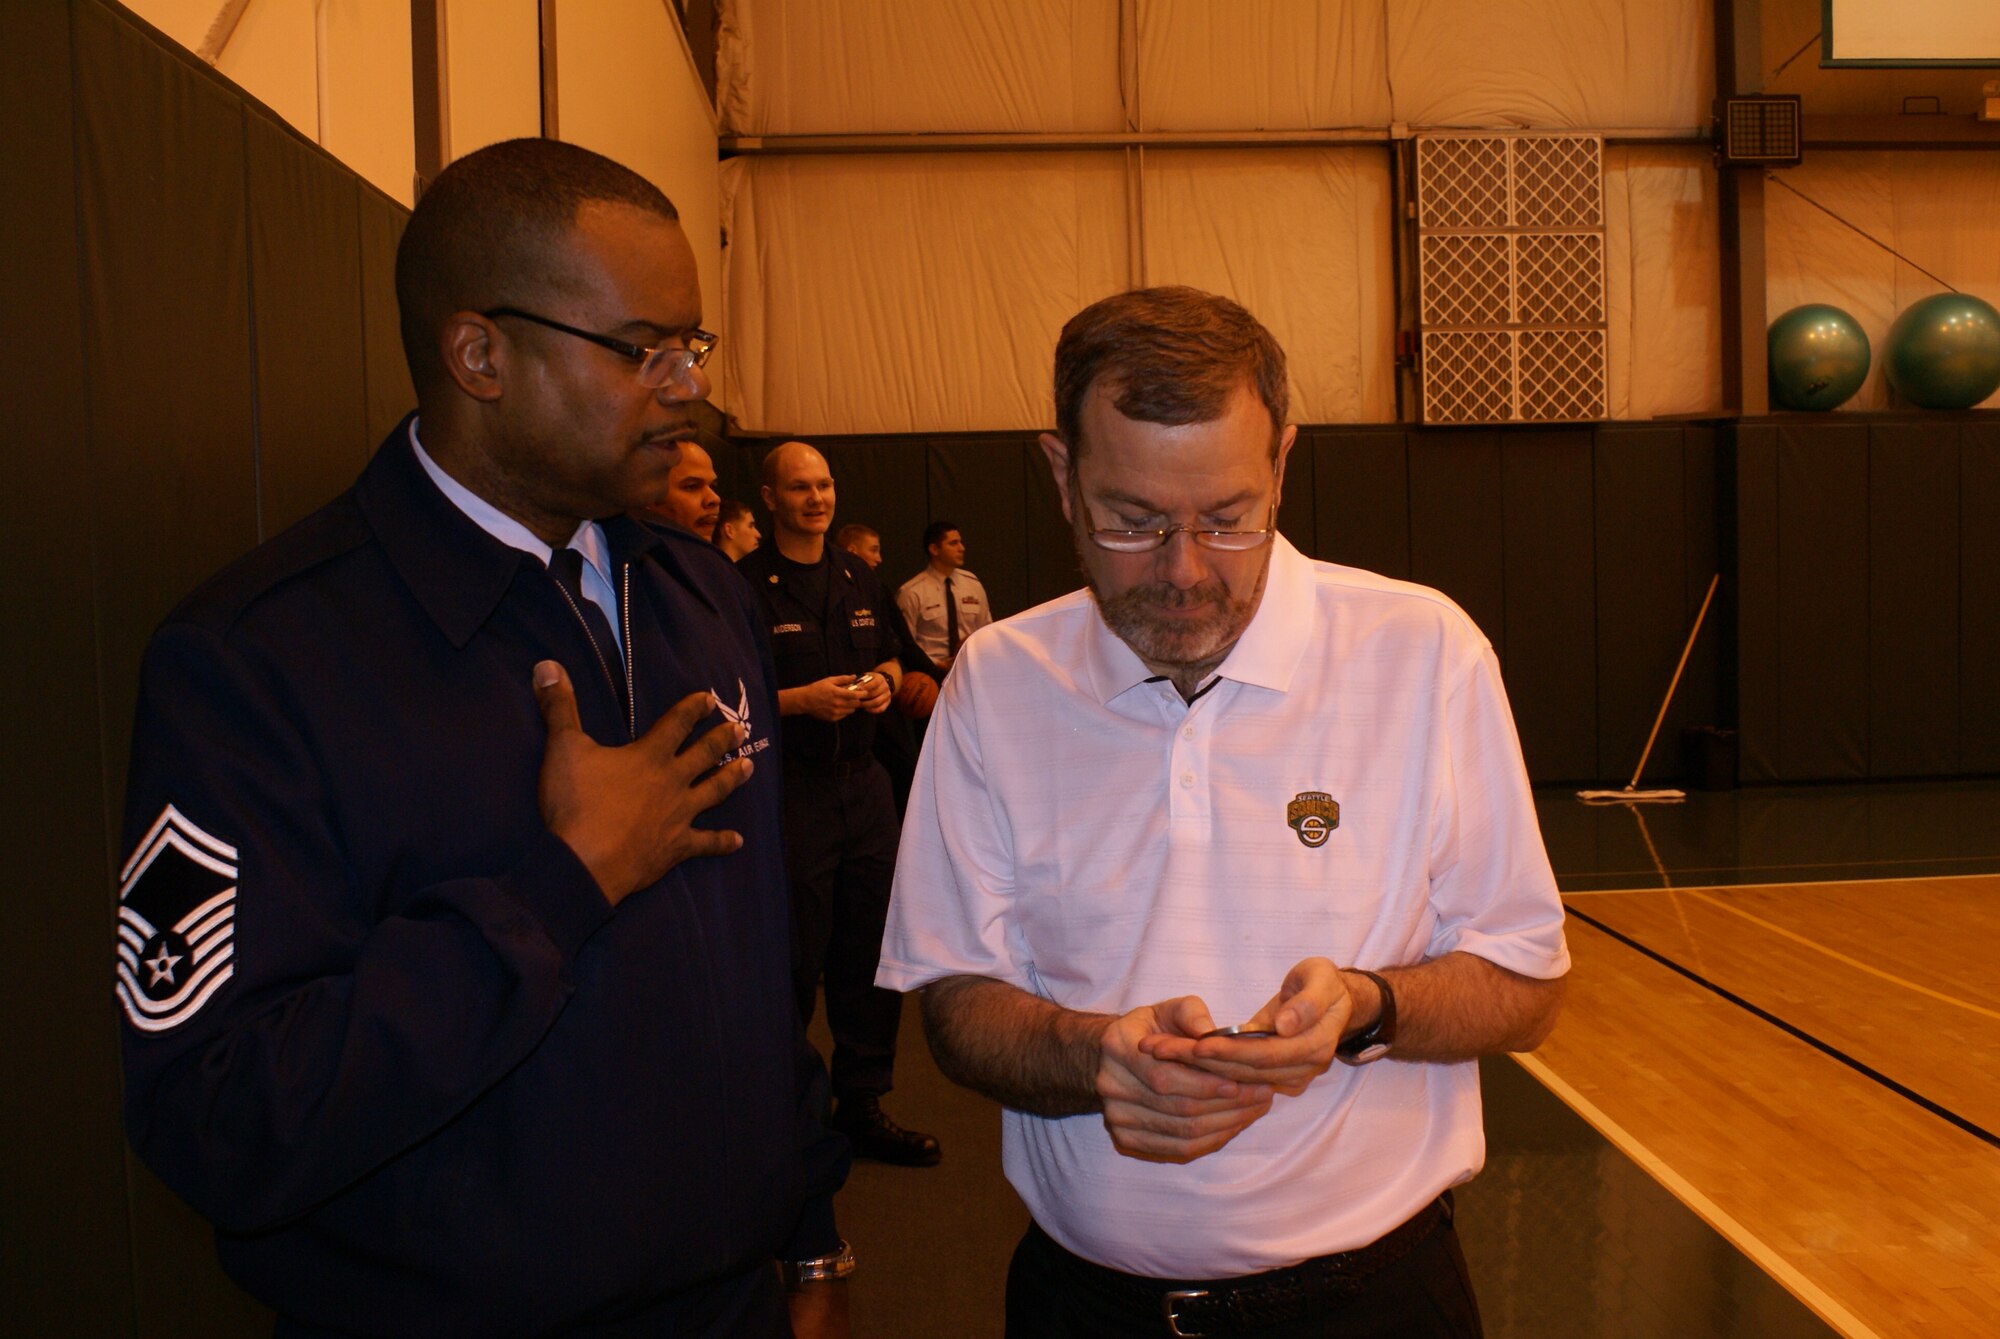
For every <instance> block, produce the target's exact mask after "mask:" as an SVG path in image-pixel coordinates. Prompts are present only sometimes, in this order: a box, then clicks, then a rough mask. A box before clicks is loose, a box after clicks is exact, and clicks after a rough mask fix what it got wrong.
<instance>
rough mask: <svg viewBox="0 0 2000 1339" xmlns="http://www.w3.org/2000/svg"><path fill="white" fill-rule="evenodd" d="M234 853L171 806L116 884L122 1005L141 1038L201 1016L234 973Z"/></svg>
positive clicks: (119, 987) (157, 822) (119, 991)
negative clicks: (203, 1008)
mask: <svg viewBox="0 0 2000 1339" xmlns="http://www.w3.org/2000/svg"><path fill="white" fill-rule="evenodd" d="M236 867H237V857H236V848H235V847H233V846H231V845H229V844H228V843H227V842H223V841H220V840H218V839H217V838H215V837H213V836H210V835H209V834H208V833H206V832H203V831H202V830H201V829H200V828H198V827H196V826H195V825H194V824H193V823H192V822H190V821H189V820H188V818H187V817H186V815H184V814H182V813H181V812H180V810H178V809H176V808H174V807H173V806H172V805H171V804H170V805H168V806H167V807H166V808H165V809H162V810H161V811H160V816H159V817H158V818H157V819H155V820H153V826H152V827H150V828H148V829H147V830H146V835H145V836H144V837H141V838H140V839H139V844H138V846H137V847H136V848H134V850H133V852H132V855H131V858H130V859H128V860H127V861H126V862H125V868H124V869H123V870H121V871H119V875H118V879H119V886H118V1002H119V1003H120V1004H122V1005H124V1007H125V1017H126V1020H127V1021H128V1022H130V1023H131V1024H132V1026H133V1027H135V1028H138V1029H139V1030H140V1031H141V1032H164V1031H166V1030H167V1029H168V1028H173V1027H178V1026H180V1025H181V1024H182V1023H185V1022H187V1020H188V1019H190V1018H192V1017H194V1016H195V1014H196V1013H197V1012H199V1011H200V1009H201V1007H202V1006H203V1005H204V1004H207V1003H208V1002H209V1000H211V999H213V998H214V996H215V992H216V991H218V990H221V989H222V987H223V986H224V985H226V984H228V982H229V978H230V977H231V976H233V975H234V974H235V972H236V968H235V966H234V965H233V963H232V960H233V959H234V958H235V956H236Z"/></svg>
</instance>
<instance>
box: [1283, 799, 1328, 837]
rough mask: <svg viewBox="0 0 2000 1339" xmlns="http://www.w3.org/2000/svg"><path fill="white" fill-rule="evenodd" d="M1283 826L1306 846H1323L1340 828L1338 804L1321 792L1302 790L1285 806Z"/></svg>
mask: <svg viewBox="0 0 2000 1339" xmlns="http://www.w3.org/2000/svg"><path fill="white" fill-rule="evenodd" d="M1285 825H1286V826H1287V827H1289V828H1290V829H1291V830H1292V831H1294V832H1296V833H1298V834H1299V840H1300V841H1302V842H1304V843H1305V844H1306V845H1307V846H1324V845H1326V839H1327V838H1328V837H1330V836H1332V835H1333V830H1334V829H1335V828H1337V827H1339V826H1340V803H1339V801H1337V800H1335V799H1334V798H1333V796H1331V795H1329V794H1327V793H1326V792H1325V791H1323V790H1302V791H1300V792H1299V793H1298V794H1297V795H1294V796H1293V797H1292V802H1291V803H1290V804H1288V805H1286V806H1285Z"/></svg>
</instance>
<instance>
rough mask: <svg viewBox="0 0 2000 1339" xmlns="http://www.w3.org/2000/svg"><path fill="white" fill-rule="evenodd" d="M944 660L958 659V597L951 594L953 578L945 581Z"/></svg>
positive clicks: (947, 578)
mask: <svg viewBox="0 0 2000 1339" xmlns="http://www.w3.org/2000/svg"><path fill="white" fill-rule="evenodd" d="M944 658H945V659H946V660H955V659H957V658H958V597H957V596H956V595H953V594H952V593H951V578H950V577H946V578H945V579H944Z"/></svg>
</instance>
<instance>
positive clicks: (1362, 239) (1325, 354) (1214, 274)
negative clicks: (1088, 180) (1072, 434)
mask: <svg viewBox="0 0 2000 1339" xmlns="http://www.w3.org/2000/svg"><path fill="white" fill-rule="evenodd" d="M1141 182H1142V192H1141V199H1142V201H1143V205H1144V214H1143V221H1144V228H1143V232H1142V236H1143V240H1144V248H1143V250H1144V256H1143V262H1142V265H1141V274H1142V276H1143V282H1145V283H1147V284H1191V285H1193V286H1194V287H1196V288H1201V289H1206V290H1208V291H1209V292H1211V293H1221V294H1223V295H1225V296H1227V297H1230V298H1234V299H1235V300H1236V301H1238V302H1240V303H1242V304H1243V305H1244V306H1245V307H1248V308H1249V309H1250V311H1251V312H1252V313H1253V314H1255V315H1256V316H1257V318H1258V319H1259V320H1261V321H1262V322H1263V323H1264V324H1265V325H1266V326H1268V327H1270V329H1271V332H1272V333H1273V334H1275V335H1276V336H1277V337H1278V342H1279V343H1280V344H1282V345H1284V346H1285V353H1286V356H1287V358H1288V360H1289V362H1290V364H1291V375H1292V419H1293V421H1294V422H1298V423H1382V422H1389V421H1392V420H1393V419H1394V418H1395V416H1396V385H1395V368H1394V365H1393V354H1394V345H1395V290H1394V287H1393V285H1392V282H1391V277H1390V276H1391V267H1390V258H1389V242H1390V233H1389V227H1388V223H1389V218H1390V215H1391V213H1392V210H1391V208H1390V203H1389V156H1388V154H1387V152H1385V151H1383V150H1380V149H1330V150H1329V149H1291V150H1254V151H1253V150H1202V151H1194V150H1182V151H1173V152H1153V153H1148V154H1147V155H1146V156H1145V160H1144V171H1143V174H1142V176H1141ZM1051 347H1052V348H1053V341H1052V342H1051Z"/></svg>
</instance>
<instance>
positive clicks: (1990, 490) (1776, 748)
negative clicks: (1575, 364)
mask: <svg viewBox="0 0 2000 1339" xmlns="http://www.w3.org/2000/svg"><path fill="white" fill-rule="evenodd" d="M1728 436H1729V437H1730V438H1731V447H1730V454H1731V456H1732V460H1731V463H1730V467H1729V468H1730V470H1731V481H1732V483H1733V485H1734V488H1735V491H1736V496H1737V502H1736V520H1735V526H1734V535H1733V539H1734V543H1735V547H1736V550H1737V562H1736V573H1737V578H1738V601H1737V606H1738V607H1737V618H1736V642H1737V657H1736V661H1737V689H1738V694H1739V697H1740V703H1739V714H1740V720H1741V725H1742V747H1743V773H1744V777H1745V779H1746V780H1751V781H1860V780H1884V779H1892V778H1898V777H1937V776H1977V775H1991V774H1993V773H1994V772H1995V771H2000V669H1996V668H1995V666H1996V664H2000V616H1996V613H1995V611H1996V610H2000V423H1996V421H1995V416H1994V415H1992V414H1990V413H1987V414H1982V413H1968V414H1899V415H1879V416H1877V415H1868V416H1860V415H1841V416H1839V417H1838V418H1837V419H1836V418H1833V417H1832V416H1815V417H1810V418H1809V417H1806V416H1803V415H1799V416H1788V417H1785V418H1778V419H1772V420H1759V421H1753V422H1745V423H1741V424H1738V425H1735V426H1734V427H1733V428H1732V429H1730V430H1729V432H1728Z"/></svg>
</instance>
